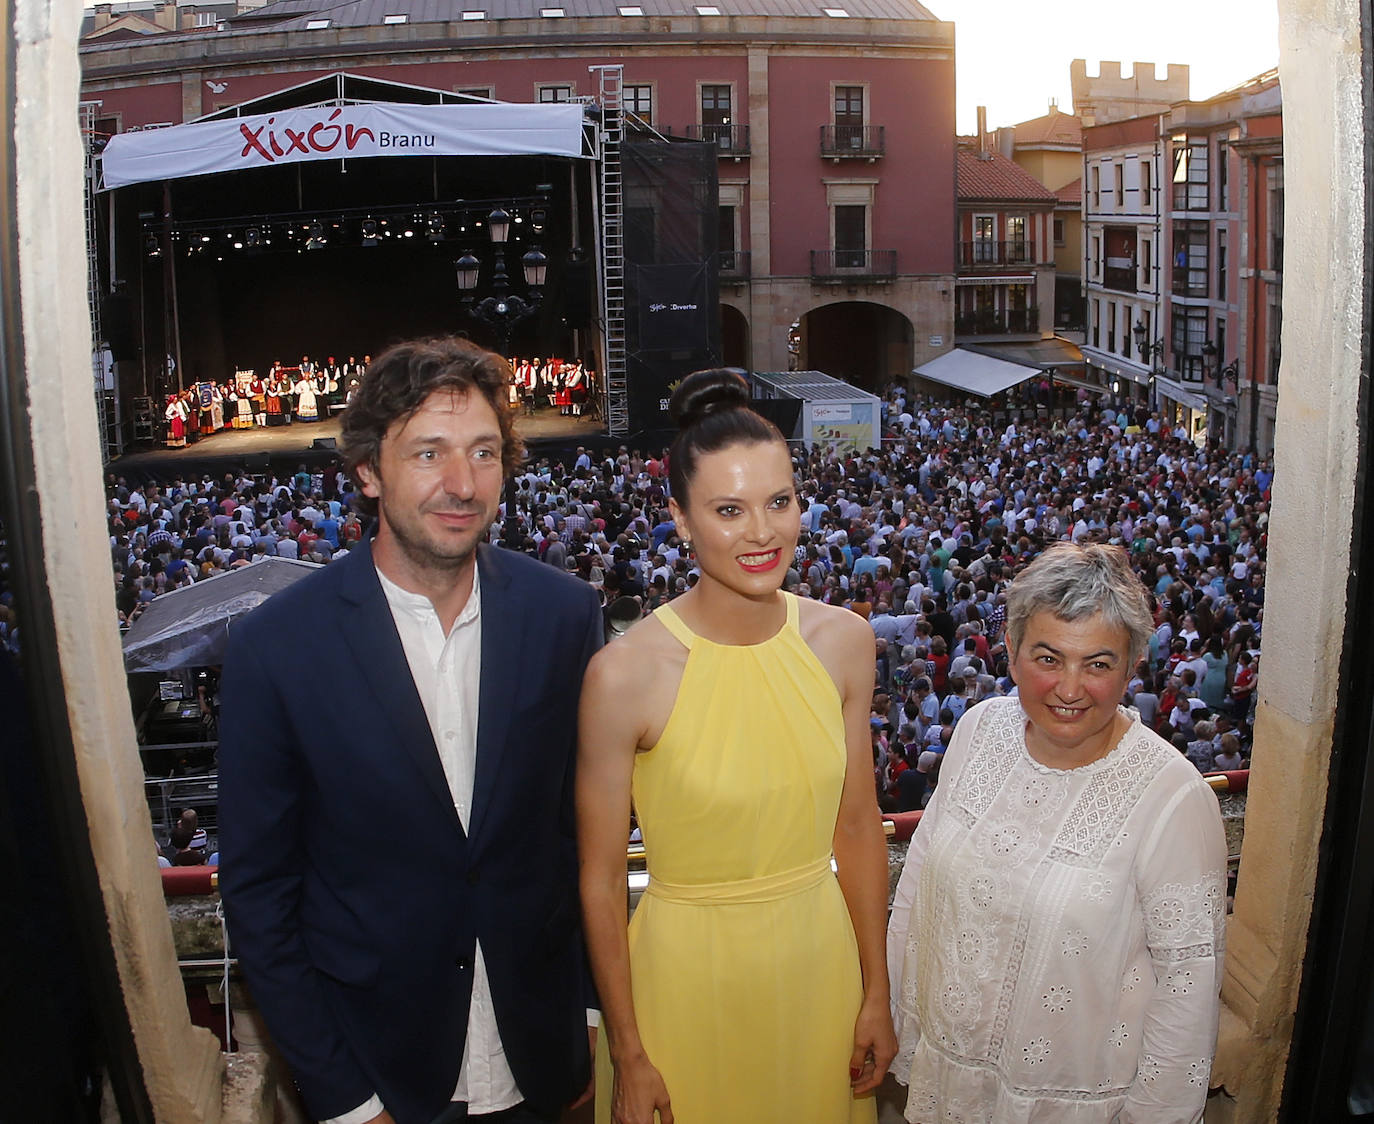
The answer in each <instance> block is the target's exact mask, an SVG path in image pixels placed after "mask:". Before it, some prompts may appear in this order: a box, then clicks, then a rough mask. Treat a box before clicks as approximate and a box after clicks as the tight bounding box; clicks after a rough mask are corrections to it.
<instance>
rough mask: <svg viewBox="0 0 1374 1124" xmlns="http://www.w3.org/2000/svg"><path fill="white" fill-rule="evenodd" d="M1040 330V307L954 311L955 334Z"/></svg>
mask: <svg viewBox="0 0 1374 1124" xmlns="http://www.w3.org/2000/svg"><path fill="white" fill-rule="evenodd" d="M1039 331H1040V309H1039V308H1035V307H1031V308H1008V309H1002V310H1001V311H998V310H996V309H983V310H981V311H978V312H956V313H955V314H954V334H955V335H956V336H1012V335H1020V334H1023V333H1028V332H1039Z"/></svg>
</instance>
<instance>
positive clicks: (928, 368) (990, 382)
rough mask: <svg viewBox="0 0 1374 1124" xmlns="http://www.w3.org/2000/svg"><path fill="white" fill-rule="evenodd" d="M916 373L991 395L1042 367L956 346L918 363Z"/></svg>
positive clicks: (1038, 372)
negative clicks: (1027, 365) (1028, 365)
mask: <svg viewBox="0 0 1374 1124" xmlns="http://www.w3.org/2000/svg"><path fill="white" fill-rule="evenodd" d="M913 374H915V375H917V376H918V377H920V378H923V379H930V380H931V381H932V382H938V383H943V384H944V385H945V386H952V387H954V388H955V389H957V390H965V391H968V393H970V394H977V395H978V396H979V397H981V398H991V397H992V396H993V395H994V394H1000V393H1002V391H1004V390H1009V389H1010V388H1011V387H1013V386H1016V385H1017V384H1018V383H1023V382H1025V381H1026V380H1027V379H1032V378H1034V377H1035V376H1036V375H1038V374H1040V368H1039V367H1026V366H1023V365H1022V364H1020V363H1009V362H1008V361H1007V360H1005V359H994V358H993V357H992V356H990V355H980V354H978V353H977V352H974V351H965V350H964V349H963V348H962V347H956V348H955V349H954V350H953V351H947V352H945V354H944V355H941V356H939V357H937V358H935V359H932V360H931V361H930V362H929V363H925V364H922V365H921V366H919V367H917V368H916V370H915V371H914V372H913Z"/></svg>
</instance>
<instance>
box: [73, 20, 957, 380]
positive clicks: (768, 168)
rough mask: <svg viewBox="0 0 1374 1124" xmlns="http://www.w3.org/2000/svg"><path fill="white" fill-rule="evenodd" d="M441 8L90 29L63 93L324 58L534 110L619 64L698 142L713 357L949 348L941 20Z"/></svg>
mask: <svg viewBox="0 0 1374 1124" xmlns="http://www.w3.org/2000/svg"><path fill="white" fill-rule="evenodd" d="M460 9H461V10H448V9H445V11H444V12H443V13H438V14H436V13H435V12H434V10H433V9H432V8H431V7H429V6H426V5H421V4H418V3H415V4H410V3H402V4H395V3H390V4H386V3H382V2H381V0H357V2H355V3H349V4H343V5H330V4H327V3H325V2H324V0H320V2H319V3H313V2H307V3H301V2H300V0H282V2H281V3H276V4H268V5H266V6H263V7H258V8H254V9H251V10H243V11H240V13H239V14H238V15H235V16H233V17H231V18H227V19H221V20H219V21H218V22H216V23H215V24H213V25H207V26H205V27H201V28H196V27H194V26H193V27H192V28H191V29H190V30H181V29H179V30H176V31H167V32H164V33H162V34H139V35H133V34H122V35H119V36H118V37H113V36H111V35H109V34H105V35H100V34H96V35H94V36H88V37H87V38H85V39H84V40H83V42H82V45H81V62H82V68H83V86H82V97H83V99H84V100H87V101H98V102H99V103H100V108H99V110H98V114H99V122H100V128H101V129H102V130H103V131H105V132H118V131H121V130H126V129H132V128H143V127H148V126H151V125H158V124H179V123H182V122H187V121H191V120H194V119H196V118H198V117H200V116H201V115H203V114H206V113H210V112H214V111H216V110H220V109H224V108H226V107H229V106H233V105H237V104H239V103H242V102H245V101H248V100H250V99H253V98H258V97H261V96H263V95H266V94H270V93H273V92H275V91H279V90H283V89H286V88H289V87H292V86H296V85H299V84H301V83H302V82H305V81H308V80H310V79H313V78H318V77H320V76H321V75H324V74H329V73H334V72H340V71H342V72H348V73H351V74H358V75H363V76H371V77H377V78H384V79H386V80H388V81H391V82H401V83H409V84H412V85H417V86H424V87H429V88H437V89H442V90H453V91H456V92H463V93H467V94H470V95H474V96H479V97H485V98H492V99H496V100H500V101H512V102H554V101H568V100H573V99H578V98H588V97H591V96H592V95H594V93H595V86H594V82H595V76H594V75H592V74H591V73H589V67H593V66H597V65H599V64H608V63H616V64H620V65H621V66H622V67H623V91H622V92H623V101H624V106H625V109H626V111H627V112H628V113H632V114H633V115H634V116H635V117H637V118H638V119H639V120H640V121H641V122H643V123H644V124H645V125H648V126H650V127H652V128H653V129H654V130H656V131H658V132H660V133H663V134H665V135H667V134H673V135H677V136H686V137H689V138H696V139H700V140H705V141H708V142H713V143H714V144H715V145H716V147H717V149H718V157H719V163H718V172H719V190H720V214H719V225H720V229H719V244H720V246H721V251H722V252H721V262H720V265H721V270H720V275H721V317H722V330H723V331H722V336H723V351H724V359H725V361H726V362H727V363H733V364H738V365H741V366H746V367H752V368H754V369H758V370H783V369H786V368H787V367H788V365H789V351H788V338H789V332H791V333H792V334H793V335H794V337H797V338H799V340H800V347H799V353H798V354H797V355H796V356H793V357H792V361H793V362H797V363H799V364H800V365H801V366H804V367H813V368H819V369H823V370H826V371H827V372H829V373H832V374H835V375H838V376H841V377H844V378H847V379H849V380H850V381H853V382H855V383H858V384H860V385H863V386H868V387H874V386H879V385H881V384H882V383H883V382H884V381H886V380H887V379H889V378H891V377H894V376H897V375H901V374H905V373H906V372H909V371H910V370H911V368H912V367H913V366H914V365H915V364H917V363H920V362H922V361H924V360H925V359H927V358H930V357H932V356H933V355H936V354H938V353H940V352H941V351H943V350H945V349H947V348H948V347H949V346H950V344H951V340H952V336H953V318H954V302H953V300H952V291H953V282H954V246H955V234H954V220H955V207H954V40H953V27H952V25H950V24H948V23H943V22H941V21H939V20H937V19H936V18H935V17H934V16H933V15H932V14H931V13H930V12H929V11H928V10H926V9H925V8H924V7H922V5H921V4H919V3H916V2H914V0H836V4H835V5H834V6H832V7H824V8H812V7H809V6H805V5H802V4H799V3H794V2H789V3H788V4H786V5H785V6H784V9H783V12H784V14H779V12H780V9H779V8H778V6H777V5H774V4H767V5H765V4H761V3H760V4H752V5H751V4H746V5H744V6H743V7H741V6H740V5H738V4H736V5H732V6H731V8H730V10H729V14H725V13H724V12H723V10H722V9H720V8H717V7H715V6H713V5H709V4H705V3H701V4H690V5H685V6H680V5H665V4H662V3H649V4H631V3H615V2H612V0H597V2H594V3H592V4H591V5H590V6H588V5H580V6H579V7H578V8H576V9H572V8H568V9H565V8H563V7H552V6H542V7H541V6H540V5H537V4H533V3H529V2H525V3H520V4H513V5H512V4H507V5H502V7H501V9H500V10H499V11H498V10H489V8H488V6H487V4H486V3H485V0H467V2H466V3H465V4H464V5H461V6H460ZM93 30H94V31H97V32H98V31H99V29H97V28H94V25H93ZM913 213H915V214H919V216H920V221H913Z"/></svg>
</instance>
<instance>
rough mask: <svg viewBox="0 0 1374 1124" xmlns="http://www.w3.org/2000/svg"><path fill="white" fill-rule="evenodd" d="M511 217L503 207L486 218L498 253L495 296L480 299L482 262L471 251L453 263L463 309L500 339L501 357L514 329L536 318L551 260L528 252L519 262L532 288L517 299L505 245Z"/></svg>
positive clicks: (492, 241)
mask: <svg viewBox="0 0 1374 1124" xmlns="http://www.w3.org/2000/svg"><path fill="white" fill-rule="evenodd" d="M510 226H511V217H510V214H509V213H508V212H507V211H506V210H505V209H504V208H502V207H499V206H498V207H495V208H494V209H493V210H492V212H491V214H489V215H488V216H487V233H488V235H489V236H490V238H491V244H492V246H493V247H494V249H495V251H496V260H495V263H494V265H493V268H492V275H491V291H492V295H491V296H489V297H484V298H483V299H482V300H480V301H479V300H477V299H476V297H475V295H474V290H475V289H476V288H477V279H478V276H479V275H480V273H481V268H482V263H481V262H480V261H478V260H477V258H476V257H475V256H474V255H473V254H472V252H471V251H468V252H466V253H464V254H463V256H462V257H460V258H459V259H458V260H457V261H456V262H454V263H453V264H454V270H455V272H456V273H457V277H458V290H459V292H461V293H462V294H463V310H464V312H466V313H467V314H468V315H469V316H471V317H472V318H473V319H474V320H480V321H481V322H482V323H483V324H486V325H487V326H488V327H489V328H491V329H492V330H493V331H494V332H496V334H497V335H498V336H499V337H500V339H501V354H502V355H505V354H506V353H507V352H508V351H509V350H510V333H511V329H512V328H513V327H514V326H515V325H516V324H518V323H519V322H520V321H521V320H524V319H526V318H527V317H529V316H532V315H534V312H535V310H536V309H538V307H539V303H540V298H541V296H542V294H541V293H540V289H541V288H543V285H544V282H545V280H546V279H547V277H548V270H549V260H548V258H546V257H545V256H544V255H543V254H542V253H540V252H539V251H538V250H530V251H528V252H527V253H526V254H525V256H524V257H523V258H521V259H520V265H521V270H522V272H523V274H524V277H525V284H526V285H527V286H528V287H529V297H528V298H522V297H518V296H514V295H512V294H511V292H510V279H509V278H508V277H507V276H506V242H507V239H508V238H509V237H510Z"/></svg>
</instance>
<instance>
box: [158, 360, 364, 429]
mask: <svg viewBox="0 0 1374 1124" xmlns="http://www.w3.org/2000/svg"><path fill="white" fill-rule="evenodd" d="M371 359H372V357H371V356H370V355H364V356H363V360H362V362H361V363H360V362H358V360H357V359H355V358H354V357H353V356H351V355H350V356H349V357H348V360H347V362H344V363H339V362H337V361H336V360H335V358H334V356H332V355H331V356H329V358H328V359H327V360H325V361H324V362H321V363H317V362H316V361H315V360H313V359H311V358H310V356H309V355H303V356H301V361H300V363H299V365H297V366H294V367H283V366H282V363H281V360H280V359H277V360H273V362H272V367H271V369H270V370H269V371H268V372H267V377H266V378H260V377H258V375H257V373H256V372H255V371H239V372H237V373H236V375H235V377H234V379H233V380H232V381H230V382H226V383H223V384H220V383H215V382H200V383H196V384H195V385H194V386H191V387H189V388H188V389H186V390H183V391H181V392H180V393H179V394H172V395H169V396H168V398H167V406H166V409H165V411H164V412H163V418H164V420H165V422H166V425H167V434H166V443H167V445H168V446H170V447H173V448H180V447H181V446H184V445H185V444H186V442H187V437H188V434H192V435H194V434H197V433H198V434H199V435H200V436H209V435H210V434H212V433H218V432H219V431H220V430H222V429H226V428H228V429H252V428H254V427H255V426H279V425H290V424H291V422H292V420H293V419H294V420H296V421H301V422H315V421H319V420H320V419H321V418H322V417H328V416H329V413H330V411H331V410H336V409H342V408H343V407H345V406H347V405H348V401H349V399H350V398H352V397H353V394H354V392H355V391H356V390H357V389H358V384H359V382H360V381H361V380H362V377H363V373H364V372H365V371H366V370H367V365H368V363H369V362H371ZM191 439H192V440H194V436H192V437H191Z"/></svg>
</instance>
